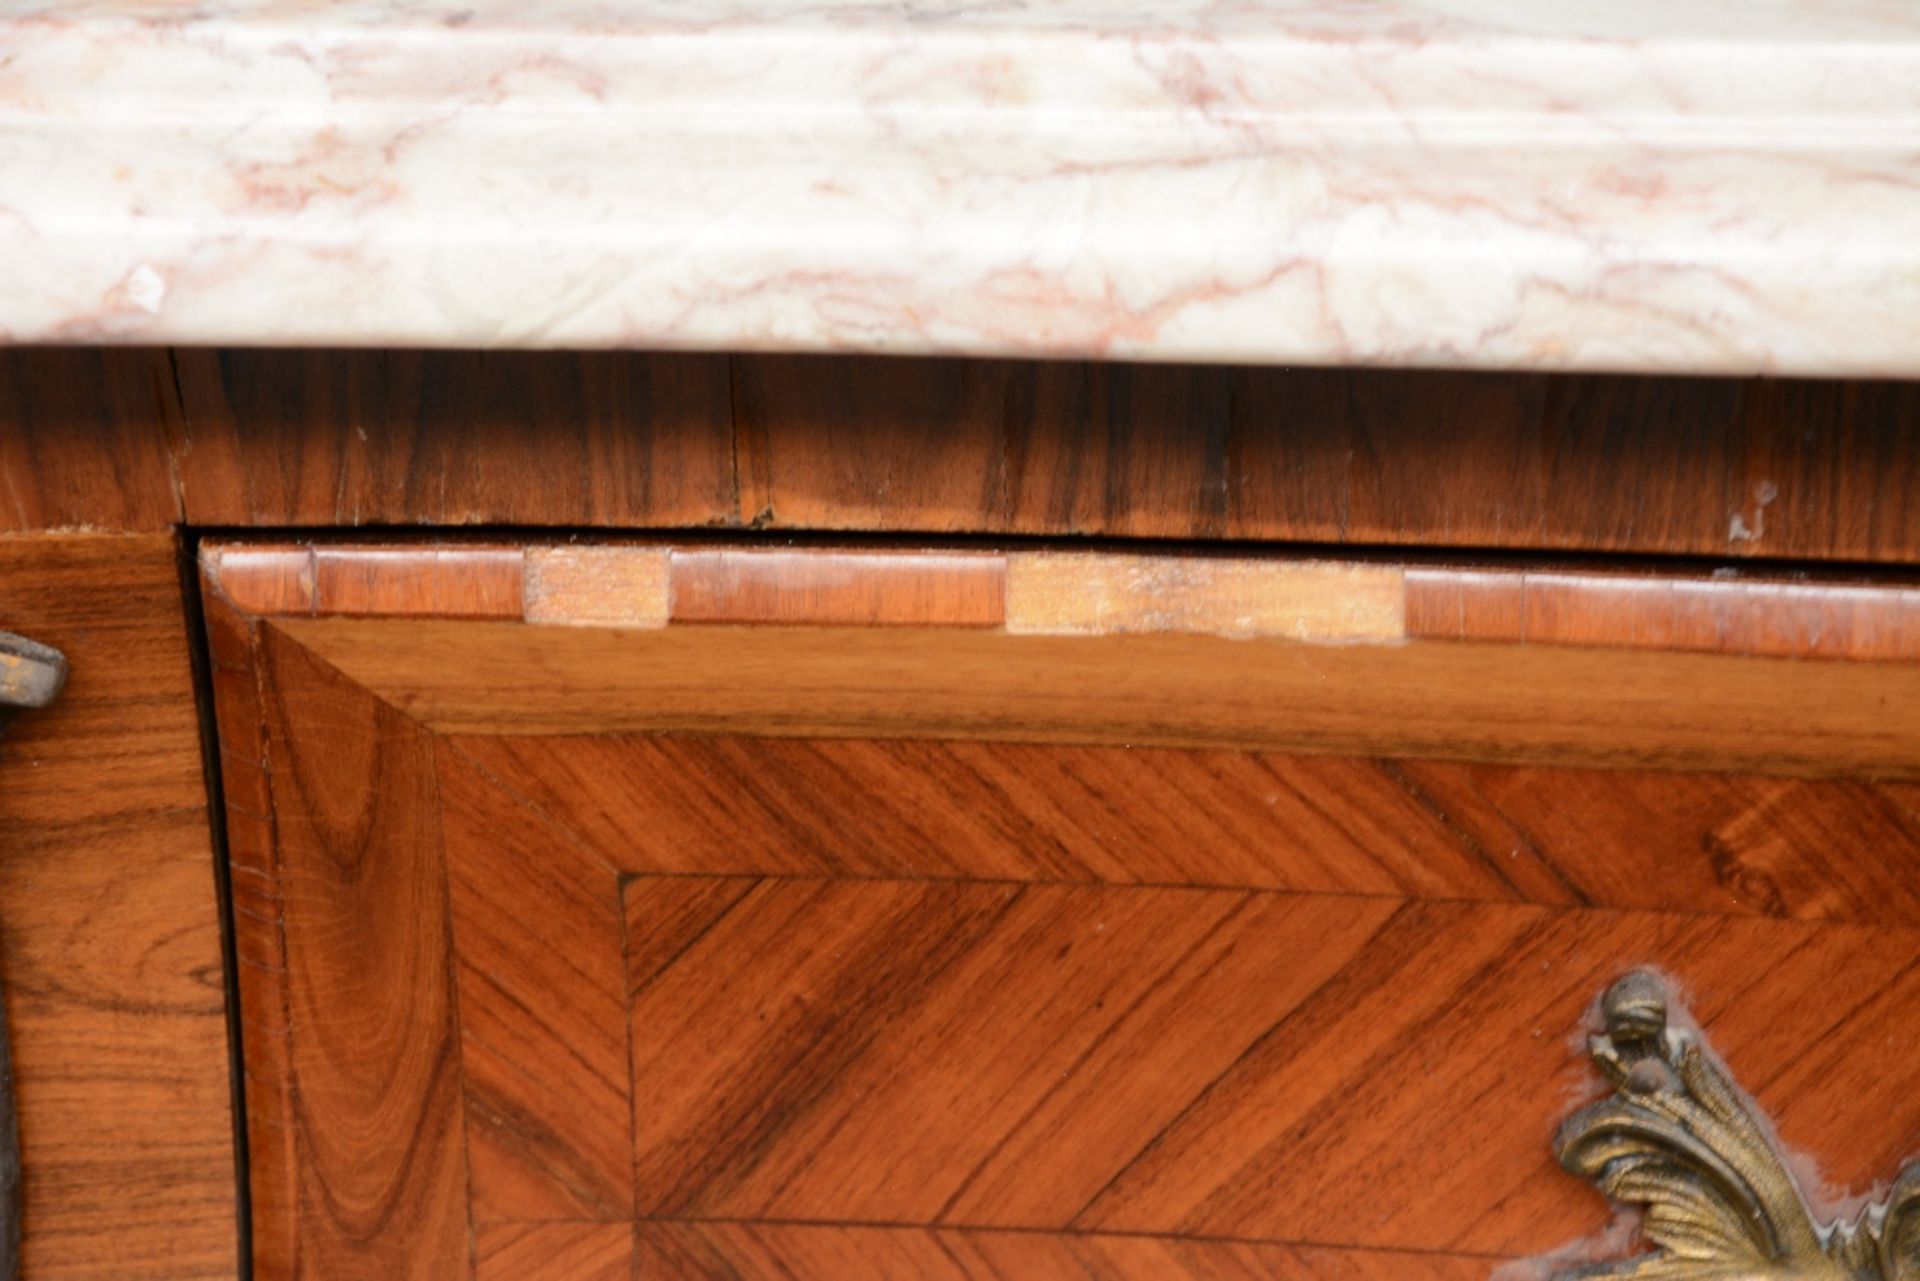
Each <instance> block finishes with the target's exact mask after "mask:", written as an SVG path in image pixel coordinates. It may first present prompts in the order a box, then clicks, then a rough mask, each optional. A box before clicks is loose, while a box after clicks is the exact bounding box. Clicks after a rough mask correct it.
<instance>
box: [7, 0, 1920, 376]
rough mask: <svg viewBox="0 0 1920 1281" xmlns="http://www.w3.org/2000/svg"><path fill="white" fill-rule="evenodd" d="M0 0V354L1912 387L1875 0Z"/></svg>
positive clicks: (1893, 105)
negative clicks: (846, 363) (865, 355)
mask: <svg viewBox="0 0 1920 1281" xmlns="http://www.w3.org/2000/svg"><path fill="white" fill-rule="evenodd" d="M699 13H700V16H699V20H698V21H694V20H691V19H690V18H689V17H688V7H687V6H684V5H668V4H665V3H663V2H660V0H635V2H633V3H626V4H616V3H613V2H612V0H597V2H594V3H560V2H556V0H539V2H536V3H530V4H519V5H507V4H504V3H500V2H498V0H489V2H487V3H477V4H476V3H469V4H465V5H460V4H456V3H451V2H449V0H431V2H426V0H385V2H380V0H343V2H340V3H332V4H327V5H318V6H316V5H312V4H307V3H299V2H298V0H264V2H262V0H255V2H251V3H238V2H229V3H219V2H218V0H200V2H199V3H185V4H181V3H159V2H158V0H149V2H148V3H144V4H141V3H120V4H114V3H104V2H101V0H74V2H70V3H67V4H63V5H59V6H54V5H51V4H36V3H20V2H18V0H16V2H15V3H13V4H9V5H4V6H0V49H4V50H5V53H6V56H5V57H4V58H0V275H4V278H5V279H6V281H7V287H6V288H5V289H4V290H0V341H5V342H11V343H176V344H235V345H348V346H368V345H396V346H441V347H523V348H565V347H572V348H603V347H628V348H660V349H732V350H779V351H836V352H850V351H858V352H879V353H915V354H929V353H932V354H965V355H1018V356H1036V357H1039V356H1046V357H1101V358H1117V359H1139V360H1172V361H1232V362H1246V363H1302V364H1355V365H1402V366H1406V365H1417V366H1428V367H1480V368H1519V369H1589V370H1622V371H1625V370H1644V371H1664V372H1698V373H1780V374H1814V375H1853V376H1896V377H1897V376H1913V375H1916V374H1920V9H1916V8H1914V7H1913V6H1911V5H1907V4H1903V3H1897V2H1895V0H1839V2H1837V3H1833V4H1828V5H1821V6H1814V5H1806V4H1795V3H1791V2H1790V0H1743V2H1740V3H1736V2H1735V0H1696V2H1695V3H1690V4H1672V3H1666V4H1656V3H1652V2H1651V0H1621V2H1619V3H1613V4H1606V5H1599V4H1587V3H1582V4H1567V5H1537V4H1530V3H1526V2H1525V0H1428V2H1427V3H1416V2H1414V0H1385V2H1384V3H1381V4H1377V5H1365V6H1358V5H1341V4H1336V3H1332V0H1320V2H1319V3H1289V2H1281V0H1265V2H1263V3H1255V2H1252V0H1241V2H1237V3H1236V2H1235V0H1214V2H1212V3H1203V2H1202V0H1145V2H1142V0H1130V2H1129V0H1115V2H1112V3H1096V2H1095V0H1051V2H1049V3H1028V4H1018V3H1000V4H985V5H983V4H977V3H961V0H909V2H908V3H904V4H896V5H871V4H855V3H850V2H848V0H829V2H826V3H815V4H810V5H803V6H796V5H792V4H787V3H783V2H782V0H713V3H711V4H709V5H703V6H701V7H700V10H699Z"/></svg>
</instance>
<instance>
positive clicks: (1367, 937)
mask: <svg viewBox="0 0 1920 1281" xmlns="http://www.w3.org/2000/svg"><path fill="white" fill-rule="evenodd" d="M203 565H204V569H205V572H206V576H207V585H208V590H209V601H210V608H209V627H210V629H211V634H212V640H213V647H214V652H215V656H216V686H217V688H216V695H217V705H218V712H219V717H220V732H221V740H222V753H223V760H224V762H225V781H226V794H227V800H228V806H229V825H230V826H229V837H230V845H231V850H232V856H233V859H234V886H235V908H236V920H237V922H238V925H239V937H238V946H239V949H240V962H241V968H240V984H241V1002H242V1014H243V1025H244V1027H243V1046H244V1052H245V1056H246V1066H247V1112H248V1118H249V1125H250V1134H251V1138H252V1150H253V1154H254V1160H253V1169H252V1180H253V1189H252V1190H253V1197H254V1225H255V1255H256V1258H255V1262H256V1266H257V1268H258V1271H259V1274H260V1275H262V1276H264V1277H283V1276H284V1277H294V1276H298V1277H326V1278H330V1279H331V1278H352V1277H362V1276H364V1277H370V1278H371V1277H391V1276H396V1275H408V1276H422V1277H427V1276H445V1277H469V1276H471V1277H476V1278H481V1279H488V1281H490V1279H495V1278H497V1279H499V1281H505V1279H506V1278H515V1279H522V1278H543V1277H554V1278H561V1277H566V1278H579V1277H587V1278H594V1277H607V1278H615V1277H619V1278H626V1277H629V1276H662V1277H691V1278H706V1277H746V1278H759V1277H767V1278H774V1277H782V1278H787V1277H803V1278H808V1279H809V1281H812V1279H814V1278H818V1279H819V1281H839V1279H841V1278H858V1277H869V1276H870V1277H875V1278H882V1277H888V1278H891V1277H920V1276H926V1277H939V1278H946V1277H975V1276H978V1277H1021V1278H1026V1277H1042V1278H1044V1277H1051V1276H1063V1277H1065V1276H1087V1275H1092V1276H1099V1277H1109V1276H1110V1277H1139V1278H1166V1277H1176V1278H1177V1277H1182V1276H1192V1277H1237V1276H1248V1277H1256V1276H1257V1277H1275V1276H1278V1277H1292V1276H1298V1277H1302V1278H1305V1277H1316V1278H1318V1277H1327V1276H1335V1277H1340V1276H1353V1277H1375V1276H1378V1277H1394V1278H1406V1277H1427V1276H1433V1277H1446V1278H1453V1277H1462V1278H1465V1277H1483V1276H1487V1275H1488V1274H1490V1273H1491V1272H1492V1271H1494V1270H1495V1269H1497V1268H1499V1267H1501V1266H1503V1265H1504V1264H1505V1263H1506V1262H1508V1261H1511V1260H1518V1259H1524V1258H1528V1257H1530V1256H1538V1255H1542V1254H1546V1253H1548V1252H1551V1251H1554V1250H1556V1249H1558V1248H1560V1247H1563V1246H1565V1245H1567V1243H1569V1242H1571V1241H1574V1240H1576V1239H1578V1238H1581V1237H1583V1236H1586V1235H1589V1234H1591V1233H1593V1232H1595V1231H1597V1230H1598V1229H1600V1228H1601V1227H1603V1226H1604V1225H1605V1223H1606V1222H1607V1219H1608V1215H1609V1210H1608V1207H1607V1203H1606V1201H1605V1200H1604V1199H1603V1198H1602V1197H1601V1196H1599V1195H1598V1194H1596V1192H1595V1190H1594V1189H1593V1187H1592V1186H1591V1185H1590V1184H1589V1183H1587V1182H1585V1181H1583V1180H1582V1179H1579V1178H1576V1177H1572V1176H1571V1175H1569V1174H1568V1173H1566V1172H1563V1171H1562V1170H1561V1169H1560V1167H1559V1165H1558V1164H1557V1163H1556V1160H1555V1149H1554V1143H1553V1139H1554V1135H1555V1131H1556V1128H1557V1127H1558V1126H1559V1125H1560V1124H1561V1123H1562V1121H1563V1120H1564V1119H1565V1118H1566V1116H1567V1115H1568V1114H1569V1113H1570V1112H1572V1111H1574V1110H1575V1109H1576V1108H1577V1107H1578V1106H1579V1105H1580V1104H1581V1103H1582V1102H1583V1101H1585V1100H1590V1099H1593V1098H1596V1097H1599V1096H1601V1095H1602V1094H1604V1093H1605V1092H1606V1091H1607V1090H1608V1089H1610V1088H1611V1087H1610V1085H1609V1083H1608V1081H1607V1080H1606V1079H1605V1078H1604V1077H1603V1076H1602V1075H1601V1074H1600V1073H1597V1072H1596V1071H1595V1070H1594V1066H1593V1064H1592V1063H1591V1062H1590V1061H1589V1058H1588V1054H1587V1047H1586V1045H1585V1043H1584V1038H1583V1033H1585V1032H1587V1031H1590V1030H1593V1029H1595V1028H1596V1027H1597V1023H1596V1018H1597V1016H1596V1004H1595V1003H1596V998H1597V997H1598V995H1599V994H1600V993H1601V992H1602V991H1603V990H1604V989H1605V988H1607V986H1608V985H1609V984H1610V983H1612V982H1613V981H1614V980H1615V979H1616V978H1618V977H1619V976H1620V975H1621V974H1622V973H1624V972H1627V971H1629V970H1634V969H1638V968H1642V967H1651V968H1653V969H1655V970H1657V971H1659V972H1661V973H1663V974H1664V975H1665V976H1666V980H1667V984H1668V986H1669V988H1670V989H1672V990H1674V992H1675V995H1676V999H1678V998H1680V997H1684V999H1685V1000H1686V1001H1687V1002H1688V1004H1689V1005H1690V1008H1691V1017H1692V1018H1693V1019H1696V1020H1697V1021H1698V1023H1699V1024H1700V1026H1701V1027H1702V1028H1703V1029H1704V1031H1705V1033H1706V1034H1707V1035H1708V1036H1709V1037H1710V1038H1711V1040H1712V1042H1713V1044H1714V1046H1715V1047H1716V1048H1717V1050H1718V1051H1719V1053H1720V1054H1721V1055H1722V1056H1723V1058H1724V1060H1725V1061H1726V1062H1727V1064H1728V1065H1729V1066H1730V1069H1731V1070H1732V1071H1733V1072H1734V1074H1735V1075H1736V1076H1737V1077H1738V1078H1739V1079H1740V1080H1742V1081H1743V1082H1745V1083H1746V1085H1747V1086H1748V1088H1750V1089H1751V1090H1752V1091H1753V1093H1754V1095H1755V1097H1756V1104H1757V1106H1758V1107H1759V1108H1761V1109H1763V1110H1764V1111H1765V1112H1766V1113H1767V1114H1768V1115H1770V1116H1771V1118H1772V1119H1773V1122H1774V1123H1775V1124H1777V1126H1778V1129H1779V1133H1780V1136H1781V1138H1782V1140H1783V1141H1784V1142H1785V1143H1786V1144H1787V1145H1788V1146H1789V1147H1790V1148H1794V1149H1800V1150H1804V1151H1806V1152H1807V1153H1809V1154H1810V1155H1812V1156H1814V1157H1816V1158H1817V1159H1818V1161H1819V1162H1820V1167H1821V1170H1822V1172H1823V1174H1824V1175H1825V1176H1826V1177H1827V1178H1828V1179H1830V1180H1832V1181H1833V1182H1834V1183H1835V1184H1836V1185H1837V1186H1850V1187H1854V1188H1858V1189H1862V1190H1864V1189H1867V1188H1869V1187H1871V1186H1872V1185H1874V1184H1875V1183H1876V1182H1880V1181H1884V1180H1887V1179H1889V1178H1890V1177H1892V1175H1893V1174H1894V1173H1895V1172H1896V1171H1897V1170H1898V1168H1899V1164H1900V1161H1901V1159H1902V1158H1903V1157H1906V1156H1909V1155H1911V1153H1912V1151H1913V1150H1914V1149H1916V1148H1920V1054H1913V1053H1911V1052H1890V1050H1891V1049H1892V1048H1893V1047H1897V1046H1899V1045H1901V1044H1904V1045H1906V1046H1907V1048H1908V1050H1911V1048H1912V1039H1913V1035H1914V1033H1913V1032H1912V1029H1913V1028H1915V1027H1916V1026H1920V928H1916V925H1917V924H1920V877H1916V875H1915V871H1916V869H1917V868H1920V782H1916V781H1915V779H1916V777H1920V666H1917V665H1916V663H1915V661H1914V660H1915V659H1916V658H1917V657H1920V609H1916V600H1920V594H1916V593H1915V592H1913V591H1911V590H1909V589H1906V588H1904V587H1901V586H1898V585H1887V584H1874V583H1855V584H1844V585H1841V584H1835V585H1821V584H1813V585H1809V584H1806V583H1796V584H1782V583H1769V582H1766V581H1753V582H1747V581H1728V580H1715V579H1703V580H1689V579H1679V578H1645V577H1640V578H1634V577H1626V576H1617V575H1615V576H1609V575H1601V574H1582V575H1568V574H1553V573H1534V574H1526V573H1523V572H1522V571H1519V570H1506V569H1499V568H1487V567H1479V568H1473V569H1465V568H1458V567H1452V566H1445V565H1427V566H1414V567H1409V566H1402V565H1382V564H1364V563H1355V564H1344V565H1331V564H1324V563H1302V562H1289V561H1283V560H1276V559H1257V558H1239V559H1234V558H1222V559H1207V560H1182V559H1170V558H1155V557H1145V556H1137V555H1097V556H1089V555H1068V554H1064V553H1063V554H1054V553H1020V554H1017V555H1011V556H1009V555H1001V554H997V553H975V552H966V551H953V552H939V553H924V552H911V553H909V552H899V553H896V552H884V551H861V552H845V551H831V550H817V551H815V550H794V549H788V550H781V551H761V550H742V549H727V548H717V547H682V548H678V549H673V548H663V547H655V546H641V545H632V546H625V547H607V548H578V547H570V548H520V547H504V546H480V545H440V546H436V547H431V548H416V549H405V548H387V549H374V548H366V547H323V548H320V549H317V550H316V549H313V548H307V547H286V546H245V545H234V546H224V547H216V548H212V549H210V550H209V551H208V553H207V555H206V557H205V560H204V562H203ZM1676 1026H1680V1020H1679V1018H1678V1016H1676ZM1616 1248H1617V1247H1616Z"/></svg>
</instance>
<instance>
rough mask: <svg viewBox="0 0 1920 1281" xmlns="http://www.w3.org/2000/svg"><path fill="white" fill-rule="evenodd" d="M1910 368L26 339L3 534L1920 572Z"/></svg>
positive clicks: (6, 436) (7, 418) (4, 447)
mask: <svg viewBox="0 0 1920 1281" xmlns="http://www.w3.org/2000/svg"><path fill="white" fill-rule="evenodd" d="M1917 404H1920V384H1916V383H1870V382H1817V381H1801V380H1754V381H1735V380H1727V379H1704V378H1702V379H1688V378H1646V377H1584V376H1583V377H1562V376H1550V375H1536V374H1466V373H1429V372H1413V371H1388V370H1283V369H1251V368H1202V367H1164V366H1128V365H1088V364H1078V363H1059V362H1054V363H1045V362H1042V363H1028V362H1016V361H942V360H895V359H887V360H880V359H860V358H833V357H778V356H735V357H726V356H694V355H633V354H619V353H602V354H568V353H513V352H488V353H478V352H379V351H362V352H340V351H305V352H300V351H246V350H229V351H194V350H186V351H179V352H173V353H166V352H144V353H143V352H118V351H114V352H73V351H59V350H22V351H17V352H12V353H9V354H8V355H7V357H6V363H5V365H4V367H0V423H4V424H5V426H6V430H5V431H4V432H0V476H3V477H4V478H5V480H6V482H7V487H6V489H5V490H0V520H5V521H6V522H8V525H9V527H12V528H29V529H30V528H53V527H65V526H86V527H89V528H100V529H144V530H155V529H159V528H163V527H164V526H165V525H167V524H170V523H174V522H177V521H180V520H183V519H184V520H185V521H187V522H188V523H191V524H198V525H214V526H222V525H223V526H236V527H238V526H252V527H261V528H279V527H288V526H316V527H326V526H361V525H380V524H408V525H412V524H422V523H424V524H435V525H463V524H510V523H522V524H537V525H546V526H596V527H601V528H615V529H620V528H624V529H664V528H690V527H701V526H709V525H722V526H730V527H752V528H778V529H786V530H806V529H817V530H863V531H876V530H893V531H902V532H907V531H910V532H916V533H937V532H949V533H958V532H969V533H982V534H1050V535H1062V536H1081V535H1105V536H1114V537H1150V538H1178V539H1196V538H1197V539H1213V538H1228V539H1236V540H1244V539H1250V540H1281V541H1291V542H1302V543H1321V544H1352V545H1382V544H1385V545H1395V546H1428V547H1459V548H1552V549H1560V550H1579V551H1604V552H1643V553H1650V554H1657V555H1673V554H1680V555H1691V556H1709V557H1717V558H1718V557H1725V558H1749V557H1763V558H1808V559H1819V560H1858V561H1879V562H1885V563H1901V564H1915V563H1920V500H1917V499H1916V498H1915V497H1914V494H1915V492H1916V487H1915V486H1914V484H1913V483H1912V479H1913V477H1914V476H1915V475H1916V474H1917V473H1920V454H1917V452H1916V451H1920V443H1916V441H1915V440H1914V437H1913V434H1912V432H1911V431H1909V430H1908V427H1909V426H1910V424H1911V422H1912V421H1913V419H1914V417H1915V414H1916V412H1917V411H1916V405H1917Z"/></svg>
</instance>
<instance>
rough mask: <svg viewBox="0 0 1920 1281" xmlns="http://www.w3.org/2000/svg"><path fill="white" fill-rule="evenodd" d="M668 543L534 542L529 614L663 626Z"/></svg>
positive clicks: (539, 619)
mask: <svg viewBox="0 0 1920 1281" xmlns="http://www.w3.org/2000/svg"><path fill="white" fill-rule="evenodd" d="M671 557H672V552H671V551H669V550H668V549H667V548H665V547H577V546H568V547H529V548H528V549H527V552H526V575H525V580H524V581H525V588H526V597H525V615H524V616H525V619H526V621H527V622H529V623H560V624H572V625H575V626H582V627H591V626H618V627H663V626H665V625H666V622H667V613H668V604H669V600H670V589H669V581H668V566H669V561H670V559H671Z"/></svg>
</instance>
